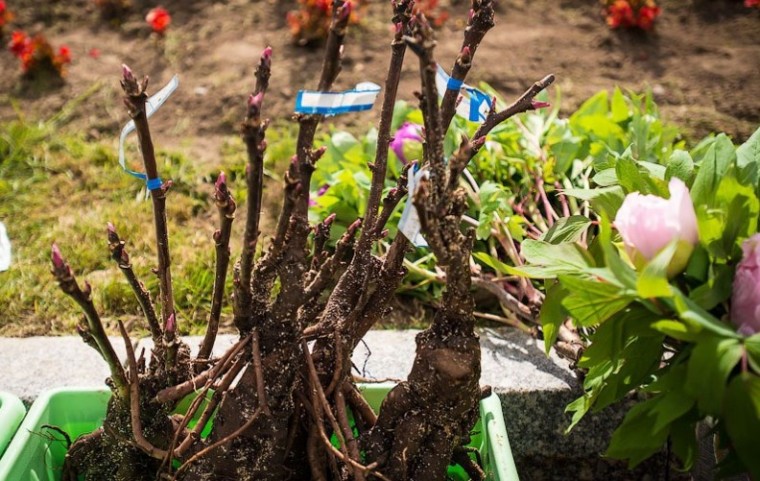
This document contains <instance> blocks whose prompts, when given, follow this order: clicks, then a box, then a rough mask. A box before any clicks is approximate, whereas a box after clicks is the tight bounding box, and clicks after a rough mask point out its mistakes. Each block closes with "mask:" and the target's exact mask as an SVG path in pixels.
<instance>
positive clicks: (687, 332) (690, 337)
mask: <svg viewBox="0 0 760 481" xmlns="http://www.w3.org/2000/svg"><path fill="white" fill-rule="evenodd" d="M651 326H652V329H654V330H655V331H657V332H661V333H663V334H665V335H666V336H670V337H672V338H674V339H678V340H679V341H686V342H694V341H696V340H697V339H699V330H697V329H695V328H694V326H691V325H688V324H684V323H683V322H681V321H678V320H675V319H661V320H659V321H655V322H653V323H652V324H651Z"/></svg>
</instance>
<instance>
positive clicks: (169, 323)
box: [164, 312, 177, 334]
mask: <svg viewBox="0 0 760 481" xmlns="http://www.w3.org/2000/svg"><path fill="white" fill-rule="evenodd" d="M176 329H177V319H176V317H175V316H174V313H173V312H172V313H171V314H169V317H168V318H167V319H166V327H165V328H164V330H165V331H166V332H167V333H172V334H173V333H174V331H175V330H176Z"/></svg>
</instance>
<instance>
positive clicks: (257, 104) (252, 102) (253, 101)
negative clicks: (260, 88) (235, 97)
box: [248, 92, 264, 110]
mask: <svg viewBox="0 0 760 481" xmlns="http://www.w3.org/2000/svg"><path fill="white" fill-rule="evenodd" d="M263 102H264V92H259V93H257V94H256V95H253V94H251V95H249V96H248V107H249V108H252V109H256V110H261V104H262V103H263Z"/></svg>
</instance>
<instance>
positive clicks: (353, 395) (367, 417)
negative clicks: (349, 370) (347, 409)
mask: <svg viewBox="0 0 760 481" xmlns="http://www.w3.org/2000/svg"><path fill="white" fill-rule="evenodd" d="M343 394H344V395H345V396H346V400H347V401H348V404H349V405H350V406H351V411H352V412H353V413H354V416H357V417H360V418H361V419H363V420H364V422H365V423H366V425H367V426H374V425H375V423H376V422H377V414H375V411H373V410H372V407H371V406H370V405H369V403H368V402H367V400H366V399H364V396H362V394H361V393H360V392H359V390H358V389H356V386H354V384H353V383H351V382H346V383H345V384H343Z"/></svg>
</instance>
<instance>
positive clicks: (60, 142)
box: [0, 119, 293, 335]
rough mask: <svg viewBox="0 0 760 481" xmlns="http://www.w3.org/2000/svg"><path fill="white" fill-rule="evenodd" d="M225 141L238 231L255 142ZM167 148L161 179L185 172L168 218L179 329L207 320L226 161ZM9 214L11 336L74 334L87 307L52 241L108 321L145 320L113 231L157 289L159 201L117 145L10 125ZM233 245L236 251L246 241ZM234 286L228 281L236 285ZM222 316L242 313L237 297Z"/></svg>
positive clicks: (136, 324)
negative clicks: (118, 258) (115, 254)
mask: <svg viewBox="0 0 760 481" xmlns="http://www.w3.org/2000/svg"><path fill="white" fill-rule="evenodd" d="M287 129H288V127H282V128H280V129H279V130H278V129H273V135H272V136H271V139H270V145H272V146H273V149H272V152H274V155H270V157H271V158H270V160H269V161H268V163H267V166H268V168H269V169H270V171H275V172H276V171H278V170H279V171H280V172H281V171H282V168H283V166H284V165H287V160H288V157H289V155H287V156H285V154H284V152H286V151H288V150H289V149H287V146H288V145H287V144H288V143H292V138H293V137H292V136H291V135H289V134H288V130H287ZM134 143H135V142H134V140H132V141H131V142H130V145H133V144H134ZM220 150H221V152H220V153H221V160H220V164H221V165H220V166H221V168H222V169H224V170H226V171H227V172H228V173H231V174H232V175H231V179H232V182H231V184H232V186H233V192H234V193H235V194H236V196H237V201H238V206H239V209H238V219H240V220H239V221H238V222H236V226H235V233H234V234H233V239H235V240H236V239H238V238H239V234H240V233H241V232H242V229H243V226H242V219H244V218H245V217H244V210H245V209H244V205H245V190H244V186H245V182H244V180H243V179H244V175H245V174H244V172H245V161H246V158H245V149H244V147H243V145H242V142H240V141H239V139H234V138H232V137H231V138H230V140H229V141H228V142H225V147H223V148H221V149H220ZM157 156H158V162H159V169H160V172H161V174H162V178H164V179H172V180H173V181H174V187H173V189H172V190H171V192H170V194H169V197H168V201H167V217H168V222H169V233H170V249H171V256H172V277H173V280H174V286H175V302H176V308H177V311H178V314H179V317H180V330H181V331H182V332H183V333H198V332H200V331H201V330H202V328H203V326H204V325H205V322H206V316H207V313H208V309H209V305H210V299H211V293H212V289H213V282H214V280H213V270H214V243H213V240H212V234H213V232H214V230H215V229H216V225H217V213H216V208H215V206H214V204H213V198H212V195H213V181H214V180H215V178H216V175H217V173H218V171H219V169H220V166H219V165H217V166H213V165H196V164H194V163H193V162H191V161H190V160H189V159H188V158H186V157H185V156H184V155H182V154H181V153H177V152H166V151H161V150H159V151H158V152H157ZM283 156H285V158H284V159H281V158H280V157H283ZM128 159H129V161H130V164H131V165H132V166H133V168H136V166H137V165H139V162H140V160H139V159H140V157H139V153H138V152H137V151H136V149H135V148H132V149H130V150H128ZM278 166H281V167H278ZM273 176H276V175H274V174H273ZM0 220H2V221H3V223H5V225H6V228H7V230H8V234H9V237H10V239H11V244H12V246H13V263H12V266H11V269H10V270H9V271H6V272H2V273H0V335H40V334H70V333H73V332H74V324H75V323H76V322H78V320H79V319H80V317H81V314H80V312H79V310H78V308H77V306H76V305H75V304H74V303H73V302H72V301H71V300H70V299H68V298H67V297H66V296H65V295H64V294H63V293H61V292H60V291H59V289H58V286H57V285H56V283H55V281H54V279H53V277H52V275H51V274H50V272H49V270H50V257H49V256H50V245H51V244H52V243H53V242H56V243H57V244H58V245H59V247H60V248H61V251H62V253H63V255H64V257H65V258H66V259H67V260H68V261H69V263H70V264H71V266H72V268H73V269H74V271H75V273H76V274H77V276H78V278H79V280H80V282H82V283H83V282H84V281H85V280H87V281H89V282H90V284H91V285H92V287H93V297H94V300H95V304H96V306H97V307H98V309H99V311H100V313H101V315H102V316H103V318H104V320H105V322H106V324H107V326H108V327H110V328H111V329H114V327H115V320H116V319H122V320H125V321H126V322H127V323H128V324H129V325H131V326H132V329H133V330H136V331H140V330H144V329H145V327H144V323H143V322H142V315H141V312H140V309H139V306H138V304H137V301H136V300H135V298H134V295H133V294H132V291H131V290H130V288H129V286H128V284H127V283H126V281H125V280H124V279H123V276H122V274H121V273H120V272H119V269H118V268H117V266H116V265H115V263H114V262H113V261H112V260H111V259H110V258H109V252H108V247H107V240H106V234H105V232H106V231H105V229H106V224H107V223H108V222H112V223H113V224H114V225H115V226H116V229H117V231H118V232H119V235H120V236H121V237H122V239H124V240H126V242H127V250H128V252H129V254H130V258H131V260H132V263H133V266H134V268H135V271H136V272H137V274H138V276H139V278H140V279H141V280H142V281H143V282H144V283H145V284H146V286H147V287H148V289H149V290H150V292H151V294H152V296H153V298H154V299H156V298H157V295H158V281H157V279H156V277H155V275H154V274H152V272H151V270H152V268H153V267H155V265H156V247H155V241H154V229H153V220H152V207H151V202H150V201H149V200H147V201H146V191H145V186H144V184H143V183H142V182H140V181H139V180H137V179H134V178H132V177H131V176H129V175H126V174H125V173H124V172H122V170H121V169H120V168H119V166H118V160H117V157H116V149H115V145H112V144H110V143H109V144H104V143H93V142H88V141H85V139H84V138H83V137H81V136H79V135H71V134H62V133H59V132H58V131H57V126H56V124H55V122H47V123H30V122H26V121H24V120H23V119H20V120H16V121H12V122H9V123H5V124H2V125H0ZM232 252H233V259H234V258H235V256H236V255H237V253H238V252H239V248H237V246H236V244H233V246H232ZM228 277H231V276H228ZM230 287H231V281H230V280H228V287H227V292H228V293H229V292H230V291H229V289H230ZM223 315H224V316H226V317H229V316H230V315H231V308H230V307H229V305H227V306H225V311H224V313H223ZM112 332H115V330H113V331H112Z"/></svg>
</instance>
